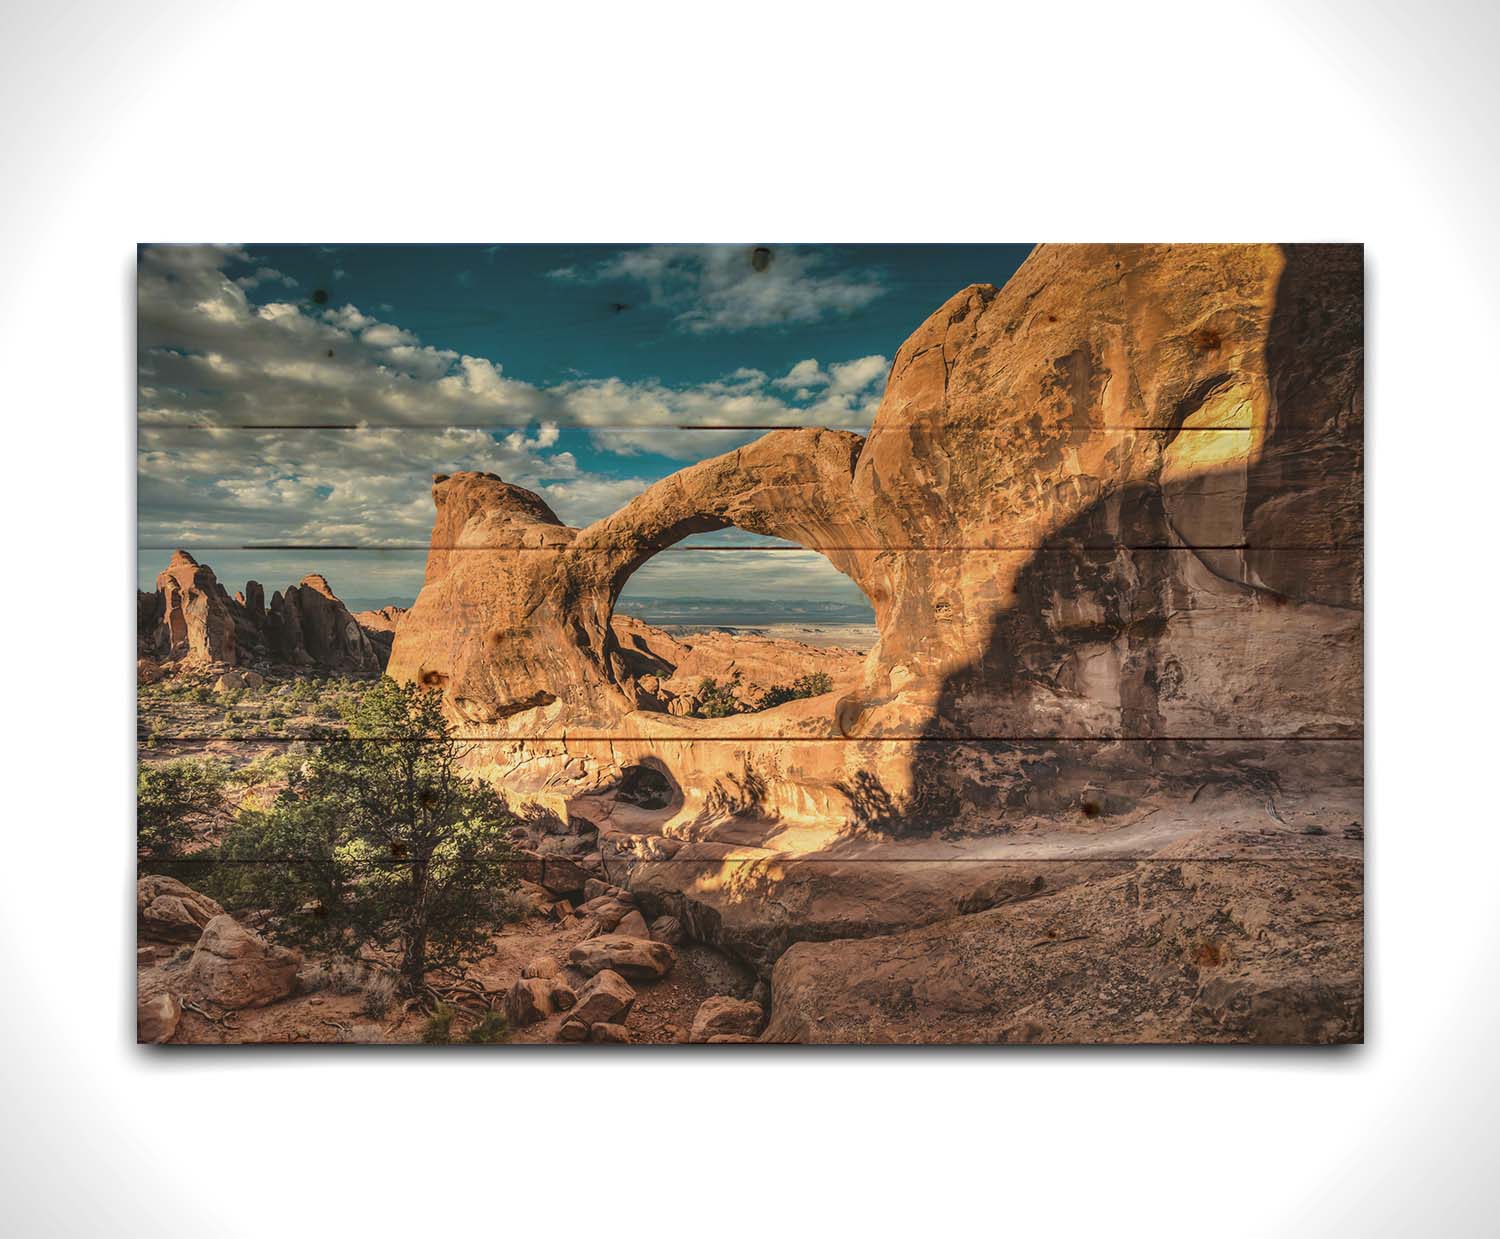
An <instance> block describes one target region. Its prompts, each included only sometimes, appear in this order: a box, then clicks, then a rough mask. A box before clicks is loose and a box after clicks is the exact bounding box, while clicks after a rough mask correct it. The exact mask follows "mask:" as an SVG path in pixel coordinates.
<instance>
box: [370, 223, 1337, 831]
mask: <svg viewBox="0 0 1500 1239" xmlns="http://www.w3.org/2000/svg"><path fill="white" fill-rule="evenodd" d="M1361 308H1362V306H1361V258H1360V254H1359V250H1358V249H1357V247H1339V246H1314V247H1295V246H1293V247H1281V246H1044V247H1040V248H1039V249H1038V250H1037V251H1036V252H1035V253H1034V254H1033V255H1032V257H1031V258H1030V259H1028V261H1027V262H1026V263H1025V264H1024V265H1023V266H1022V268H1021V270H1020V271H1018V272H1017V274H1016V275H1015V276H1014V277H1013V278H1012V280H1011V281H1010V282H1009V283H1008V284H1007V285H1006V286H1005V288H1003V289H996V288H993V287H989V286H974V287H971V288H968V289H964V290H962V291H961V292H959V293H957V294H956V295H955V296H954V297H952V298H950V300H949V301H948V302H947V303H946V304H945V305H943V306H942V307H941V308H940V309H938V310H937V311H936V312H935V313H934V314H933V315H932V316H931V317H930V318H929V319H928V320H927V322H926V323H924V324H923V325H922V326H921V327H920V328H918V330H917V331H916V332H915V333H914V335H913V336H912V337H911V339H910V340H908V341H907V343H906V344H905V345H904V346H903V347H902V348H901V349H900V351H899V352H898V354H897V356H896V360H895V363H894V365H893V367H892V372H891V376H890V379H889V382H888V384H887V388H886V392H885V396H884V399H883V400H882V403H881V406H880V410H879V412H878V413H877V415H876V418H875V422H874V426H873V428H872V431H871V434H870V435H869V437H868V439H867V440H866V439H861V438H860V437H859V436H857V435H853V434H849V433H847V432H839V431H828V430H815V429H810V430H786V431H776V432H773V433H771V434H768V435H766V436H764V437H763V438H761V439H759V440H757V441H756V442H754V443H751V444H749V445H748V446H746V447H743V448H740V449H738V450H736V451H734V452H730V453H728V454H726V455H724V456H721V457H717V458H714V459H712V460H706V461H702V462H700V463H698V464H695V465H692V466H689V467H688V468H686V469H684V470H682V471H681V472H679V473H676V474H674V475H672V476H671V477H669V478H666V479H664V480H662V481H661V482H658V483H656V484H655V485H653V486H651V487H650V488H648V489H647V490H646V491H645V492H644V493H643V494H642V495H640V496H638V497H637V498H636V499H635V500H633V501H632V502H631V503H629V504H627V505H626V506H625V507H624V508H622V509H621V510H620V511H619V512H617V513H615V514H614V515H613V516H610V517H608V518H606V519H604V520H601V521H599V522H596V523H595V524H594V525H591V526H589V527H588V528H587V529H583V530H573V529H569V528H567V527H565V526H563V525H562V524H561V523H560V522H559V521H558V520H557V518H556V516H555V515H554V514H553V513H552V512H551V511H550V509H548V508H547V507H546V505H545V504H544V503H542V501H541V500H540V499H539V498H537V497H536V496H535V495H531V494H530V493H529V492H526V491H523V490H521V489H519V488H517V487H514V486H511V485H508V484H506V483H504V482H502V481H501V480H500V479H499V478H497V477H495V476H494V475H491V474H458V475H454V476H453V477H446V476H444V477H439V478H438V479H436V482H435V485H434V487H433V497H434V502H435V505H436V508H437V517H436V521H435V524H434V530H433V540H432V550H431V553H430V555H429V559H428V568H427V576H426V581H425V583H424V586H423V589H422V592H421V595H420V596H419V597H418V599H417V601H416V603H415V605H414V606H413V608H412V611H411V613H410V615H409V616H408V618H407V620H406V621H405V623H404V624H403V625H402V627H401V630H400V631H399V633H398V634H397V637H396V641H395V645H394V648H393V651H392V656H391V663H390V670H391V674H392V675H395V676H397V677H398V678H406V679H415V680H420V681H421V682H423V683H427V684H430V685H435V686H440V687H442V688H443V690H444V693H445V700H446V703H447V707H448V709H449V710H450V712H451V714H452V715H453V717H454V719H455V721H456V722H458V723H459V724H460V725H461V726H463V727H464V728H465V729H466V730H467V734H469V735H471V736H475V737H487V738H493V739H494V740H495V741H496V742H497V743H496V744H495V746H493V747H492V748H491V749H490V751H489V755H490V757H491V758H492V764H491V765H490V766H489V769H490V771H491V773H492V774H494V775H496V776H502V775H506V774H507V773H508V772H509V773H514V772H517V771H520V770H521V769H522V768H523V767H524V774H522V775H521V776H520V777H521V778H522V780H523V781H524V783H525V785H526V786H531V787H537V788H554V787H556V788H567V787H569V786H573V787H582V786H587V785H588V784H589V783H590V782H591V781H594V780H597V779H601V778H606V779H607V778H608V777H609V769H610V768H611V767H612V768H613V769H614V770H615V771H616V772H618V769H619V763H620V762H622V761H626V760H630V759H636V760H639V759H641V758H644V757H647V756H651V757H653V758H654V759H656V760H659V761H660V762H661V763H662V764H663V765H664V766H666V767H667V768H668V769H669V770H670V771H671V772H672V773H673V775H674V776H675V777H676V779H677V781H678V782H679V784H680V785H681V786H682V787H683V788H684V789H686V790H687V792H688V801H689V807H690V808H691V807H692V796H693V790H692V789H694V788H700V789H709V788H714V787H720V788H722V787H724V786H725V785H726V780H738V781H739V782H740V783H741V784H744V783H745V782H746V781H747V780H748V782H749V783H750V784H751V785H753V786H755V787H756V788H757V799H756V803H755V811H756V812H757V813H763V814H771V815H776V814H810V813H816V814H832V815H834V816H843V817H845V818H848V819H849V820H853V821H869V820H871V814H872V813H874V812H877V811H878V813H879V814H880V815H881V816H883V817H891V816H893V815H894V816H899V817H901V818H902V819H904V820H907V821H913V820H926V819H930V820H931V821H932V822H933V823H934V825H938V824H943V825H945V826H951V825H952V824H954V823H957V822H962V821H970V822H972V823H974V824H975V826H976V827H977V828H979V829H985V828H993V826H994V824H995V823H996V822H997V821H999V820H1000V819H1001V818H1002V817H1003V815H1004V812H1005V807H1006V806H1007V805H1023V806H1030V805H1033V804H1035V803H1037V798H1038V796H1040V797H1041V799H1042V800H1043V801H1045V800H1046V799H1047V798H1048V797H1052V796H1060V795H1062V792H1061V791H1060V790H1059V789H1062V788H1066V787H1070V786H1073V785H1074V784H1075V783H1080V782H1081V778H1076V777H1075V774H1074V773H1070V772H1069V771H1067V770H1066V769H1061V768H1059V767H1058V765H1057V764H1056V763H1042V764H1041V765H1040V766H1037V765H1036V763H1032V765H1033V766H1034V767H1035V768H1034V769H1031V768H1028V767H1027V763H1025V762H1022V761H1020V760H1019V759H1017V757H1016V756H1015V755H1014V754H1012V753H1008V752H1006V751H1003V750H999V749H996V748H995V747H994V746H993V745H990V746H988V747H983V746H981V745H978V744H973V745H970V744H963V743H961V744H950V745H945V746H941V747H933V746H930V745H927V747H924V745H926V742H927V741H929V740H936V739H953V740H959V741H967V740H970V739H975V740H976V741H977V740H981V739H984V738H993V737H999V738H1005V737H1028V736H1035V737H1080V738H1093V737H1123V738H1128V739H1135V738H1146V737H1174V736H1200V737H1202V736H1207V737H1217V736H1223V737H1249V738H1258V737H1266V736H1270V737H1283V736H1307V735H1315V736H1334V737H1349V738H1351V739H1352V738H1357V737H1358V735H1359V733H1360V727H1361V715H1362V696H1361V675H1360V659H1361V646H1362V632H1361V614H1360V611H1359V604H1360V563H1361V559H1360V552H1359V537H1360V509H1359V504H1360V493H1361V478H1360V455H1361V430H1360V427H1361V417H1362V396H1361V387H1360V381H1361V372H1360V362H1359V357H1360V344H1361ZM728 525H734V526H737V527H739V528H741V529H744V530H747V531H749V532H753V533H758V534H768V535H772V536H777V537H782V538H787V539H790V540H792V541H795V542H798V543H800V544H801V545H803V546H807V547H810V548H812V549H814V550H818V551H821V552H822V553H823V554H824V555H826V556H827V558H828V559H829V560H830V561H831V562H832V563H833V564H834V565H835V566H836V567H838V568H839V569H840V570H841V571H843V572H845V573H846V574H847V575H849V576H850V577H852V578H853V579H854V580H855V581H856V582H857V583H858V584H859V585H860V587H861V588H862V589H863V590H864V592H865V594H866V595H867V596H868V597H869V599H870V601H871V603H872V604H873V606H874V610H875V615H876V623H877V626H878V628H879V633H880V640H879V643H878V645H877V646H876V648H875V649H874V650H873V651H872V652H871V654H870V656H869V658H868V660H867V662H866V664H865V667H864V674H863V683H862V684H861V685H860V686H859V687H858V688H857V689H854V690H852V691H849V692H846V693H844V694H842V695H841V696H840V697H838V698H837V699H835V700H830V701H828V702H824V703H820V704H819V706H818V707H817V709H818V710H819V711H821V714H818V713H813V712H810V710H809V708H808V706H807V703H793V704H792V705H789V706H784V707H780V708H779V709H777V710H774V711H771V712H768V714H766V715H755V716H746V717H744V718H742V719H737V720H736V725H735V734H736V735H737V736H743V738H744V743H743V744H739V745H738V746H737V745H736V744H732V743H724V742H717V743H714V744H695V743H694V740H695V738H702V737H718V736H723V735H724V731H723V727H722V724H716V723H714V722H713V721H711V720H692V719H672V720H666V719H664V718H663V716H662V715H661V714H660V713H658V712H657V711H656V709H653V708H651V707H653V706H657V705H658V704H659V703H657V702H655V701H654V700H653V695H652V693H651V692H649V691H648V689H647V688H643V686H642V683H641V672H640V670H639V668H638V667H635V666H633V665H632V661H631V660H630V659H629V658H626V657H624V656H623V654H622V650H621V643H620V639H619V635H618V631H617V629H616V628H615V627H614V625H613V624H612V622H611V617H612V610H613V606H614V603H615V600H616V598H617V597H618V595H619V592H620V589H621V588H622V586H623V585H624V582H625V581H626V579H627V578H628V577H629V575H630V573H631V572H633V571H634V570H635V569H636V568H637V567H639V566H640V565H641V564H642V563H644V562H645V561H646V560H647V559H648V558H650V557H651V556H652V555H654V554H655V553H657V552H658V551H660V550H663V549H665V548H666V547H669V546H671V545H673V544H674V543H676V542H678V541H680V540H681V539H682V538H684V537H686V536H687V535H689V534H691V533H696V532H702V531H706V530H714V529H721V528H724V527H726V526H728ZM459 551H462V553H459ZM648 687H649V686H648ZM642 707H646V708H644V709H643V708H642ZM563 733H566V735H567V736H568V741H567V744H566V745H565V746H561V747H559V746H557V745H553V744H552V741H551V739H550V738H551V737H556V736H559V735H561V734H563ZM591 735H592V736H598V737H599V738H600V741H601V743H600V744H599V745H598V746H597V747H593V748H591V747H590V744H589V737H590V736H591ZM541 737H548V738H549V739H547V740H541V739H539V738H541ZM815 737H823V738H826V739H828V740H830V741H833V740H843V739H849V738H854V739H859V740H870V741H872V742H874V741H884V742H885V743H883V744H878V745H872V746H871V747H870V748H868V749H857V748H852V747H851V746H847V745H838V744H825V745H822V746H821V747H815V746H813V745H810V744H808V743H804V742H803V741H804V739H805V738H807V739H810V738H815ZM793 740H797V741H798V747H797V748H796V749H795V761H792V760H789V758H790V755H791V754H792V752H793V750H792V749H790V748H789V747H788V746H789V745H790V743H791V742H792V741H793ZM778 741H781V742H783V743H777V742H778ZM549 746H550V747H549ZM1355 749H1357V745H1355V746H1350V747H1349V748H1348V749H1346V750H1343V751H1345V752H1354V750H1355ZM1152 753H1153V750H1150V749H1148V748H1144V747H1142V746H1139V745H1136V746H1123V747H1120V748H1119V749H1118V750H1117V751H1116V754H1115V756H1117V757H1118V761H1119V763H1121V766H1120V767H1119V768H1120V769H1123V770H1125V771H1139V770H1140V769H1143V768H1149V766H1150V762H1151V761H1153V760H1156V758H1153V757H1152ZM1091 760H1093V761H1095V762H1096V763H1102V765H1101V766H1100V768H1101V769H1102V768H1104V767H1107V766H1108V762H1109V760H1110V759H1109V758H1101V757H1096V758H1094V759H1091ZM851 763H852V765H851ZM1356 765H1357V758H1356ZM1121 777H1122V778H1123V777H1124V776H1123V775H1122V776H1121ZM1174 777H1175V776H1174ZM1043 778H1044V779H1046V780H1050V782H1051V790H1047V789H1043V790H1041V791H1038V788H1037V780H1038V779H1043ZM856 783H857V784H858V785H859V786H860V787H861V788H863V789H864V790H863V791H862V792H861V793H860V794H859V795H853V794H851V791H850V789H851V788H852V787H854V786H855V785H856ZM882 805H883V806H885V807H884V808H883V809H880V808H878V806H882ZM871 806H876V808H872V807H871Z"/></svg>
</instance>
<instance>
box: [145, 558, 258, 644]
mask: <svg viewBox="0 0 1500 1239" xmlns="http://www.w3.org/2000/svg"><path fill="white" fill-rule="evenodd" d="M146 597H149V596H148V595H143V596H142V599H141V602H140V605H139V606H138V607H137V620H138V621H139V620H142V619H144V620H146V621H147V622H148V624H149V623H152V622H154V625H155V626H154V629H152V630H150V631H149V633H147V632H143V633H142V636H143V637H144V638H145V647H146V652H148V653H151V654H154V655H156V656H157V657H159V658H169V659H174V660H180V661H183V662H187V663H203V664H209V663H232V662H234V661H235V658H236V641H235V624H234V613H233V610H232V604H231V602H230V600H229V598H228V596H227V595H226V594H225V593H224V590H223V587H222V586H220V584H219V582H218V579H217V578H216V577H215V576H214V572H213V569H212V568H209V567H207V566H206V565H200V564H199V563H198V561H197V560H196V559H194V558H193V557H192V556H191V555H189V554H188V553H187V552H186V551H174V552H173V553H172V562H171V563H170V564H168V565H167V569H166V571H165V572H163V573H162V574H161V575H160V576H158V577H157V578H156V596H155V601H153V602H151V603H150V604H149V605H148V604H147V603H146V602H145V598H146Z"/></svg>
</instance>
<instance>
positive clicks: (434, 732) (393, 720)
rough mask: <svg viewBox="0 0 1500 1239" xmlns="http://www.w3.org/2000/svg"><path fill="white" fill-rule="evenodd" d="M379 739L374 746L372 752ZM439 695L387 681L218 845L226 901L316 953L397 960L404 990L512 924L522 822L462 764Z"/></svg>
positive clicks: (240, 818) (419, 985)
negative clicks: (264, 911)
mask: <svg viewBox="0 0 1500 1239" xmlns="http://www.w3.org/2000/svg"><path fill="white" fill-rule="evenodd" d="M372 740H379V741H380V743H370V741H372ZM462 753H463V746H462V745H461V744H460V743H459V742H458V741H456V740H455V739H454V738H453V735H452V731H451V729H450V727H449V724H448V722H447V720H446V719H444V718H443V714H442V703H441V696H440V694H438V693H434V692H428V691H424V690H423V689H421V688H419V687H417V686H416V685H410V684H407V685H401V684H397V683H396V682H395V681H393V680H391V679H388V678H382V679H381V680H380V681H379V682H378V683H377V684H376V685H375V686H374V687H373V688H371V689H370V691H369V692H367V693H365V694H364V696H363V697H362V698H361V700H360V704H359V707H358V709H357V711H356V712H355V714H354V717H353V718H352V719H351V722H350V727H349V734H348V735H330V736H327V737H324V738H323V739H322V740H321V742H320V743H319V744H318V745H317V746H316V749H315V751H314V752H313V755H312V756H311V757H310V758H309V759H308V760H307V761H306V762H299V763H298V764H297V765H296V766H295V768H293V769H291V770H290V772H289V774H288V776H287V786H286V788H285V789H284V790H283V791H282V792H281V794H280V795H279V796H278V797H277V799H276V802H275V804H274V805H273V806H271V807H270V808H269V809H266V810H260V809H255V808H242V809H241V810H240V812H239V815H238V817H237V819H236V821H235V823H234V825H233V826H232V827H231V828H230V829H229V830H228V831H227V832H226V834H225V837H224V843H223V846H222V848H221V856H222V858H223V860H224V861H226V862H230V863H228V864H224V865H222V866H220V868H222V869H224V870H226V871H228V872H226V873H225V875H224V878H223V883H224V886H225V887H228V888H232V900H233V902H234V904H235V906H240V907H245V906H253V907H262V908H270V909H272V910H273V911H274V912H275V913H276V915H277V917H278V920H277V922H276V923H275V928H274V930H273V932H274V933H275V934H276V935H278V936H281V937H286V938H288V939H290V940H292V941H300V942H305V943H309V944H316V945H318V946H320V947H321V948H322V949H324V950H328V951H334V952H339V953H354V952H358V951H359V950H360V948H362V947H364V946H366V945H369V946H373V947H375V948H377V949H379V950H382V951H390V952H392V953H394V954H396V955H398V956H399V958H400V961H401V964H400V977H401V980H402V983H403V985H404V987H405V988H406V990H407V991H408V992H410V993H413V994H415V993H420V992H421V990H422V985H423V978H424V976H425V974H426V972H427V970H428V969H429V968H433V967H439V966H446V965H452V964H455V963H457V962H459V961H460V960H461V959H463V958H465V957H467V956H469V955H471V954H472V953H473V952H474V951H476V950H478V949H480V948H481V947H483V946H484V944H485V943H486V942H487V940H488V937H489V935H490V934H492V933H494V932H495V931H496V930H498V929H499V928H501V927H502V926H503V925H504V924H505V923H506V920H507V909H506V906H505V904H504V902H503V899H504V895H505V892H506V891H507V890H510V889H513V888H514V887H515V876H514V872H513V862H514V851H513V848H512V844H511V840H510V831H511V829H512V828H513V827H515V826H516V825H517V824H518V823H517V819H516V817H515V815H514V814H512V813H511V812H510V810H509V809H508V808H507V807H506V806H505V803H504V802H503V801H502V800H501V799H500V797H499V796H498V794H497V793H496V792H495V790H494V789H493V788H492V787H490V786H489V785H488V784H486V783H482V782H475V781H470V780H469V779H468V778H466V777H465V776H464V775H463V774H462V773H460V771H459V769H458V765H457V763H458V759H459V757H460V756H461V755H462Z"/></svg>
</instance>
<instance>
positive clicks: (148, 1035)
mask: <svg viewBox="0 0 1500 1239" xmlns="http://www.w3.org/2000/svg"><path fill="white" fill-rule="evenodd" d="M181 1019H182V1002H181V1001H180V1000H179V999H178V997H177V995H176V994H173V993H170V992H169V991H168V990H167V989H166V988H165V985H164V982H163V979H162V977H161V974H160V973H148V974H146V975H145V976H143V977H142V978H141V980H140V981H139V983H138V988H137V990H136V997H135V1039H136V1040H137V1041H139V1042H141V1043H142V1044H143V1045H160V1044H161V1043H162V1042H163V1041H170V1040H171V1039H172V1034H173V1033H175V1032H176V1031H177V1024H178V1021H179V1020H181Z"/></svg>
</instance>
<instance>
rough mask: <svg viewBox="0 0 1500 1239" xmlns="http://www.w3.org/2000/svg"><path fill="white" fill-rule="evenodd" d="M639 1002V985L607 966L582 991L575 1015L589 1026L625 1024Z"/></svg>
mask: <svg viewBox="0 0 1500 1239" xmlns="http://www.w3.org/2000/svg"><path fill="white" fill-rule="evenodd" d="M634 1006H635V989H634V988H633V987H632V986H631V984H630V983H629V982H628V981H626V980H625V978H624V977H622V976H621V975H620V974H619V973H618V972H613V971H611V970H610V969H608V968H606V969H604V970H603V971H601V972H597V973H595V974H594V976H593V978H592V979H591V980H590V981H589V982H588V983H587V984H586V985H585V986H584V987H583V988H582V989H581V990H579V991H578V1001H577V1003H576V1004H575V1005H574V1007H573V1015H572V1018H573V1019H574V1020H577V1021H579V1022H580V1023H582V1024H583V1026H584V1027H585V1028H588V1027H589V1026H590V1025H592V1024H623V1023H624V1022H625V1017H626V1016H628V1015H629V1014H630V1009H631V1008H632V1007H634Z"/></svg>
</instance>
